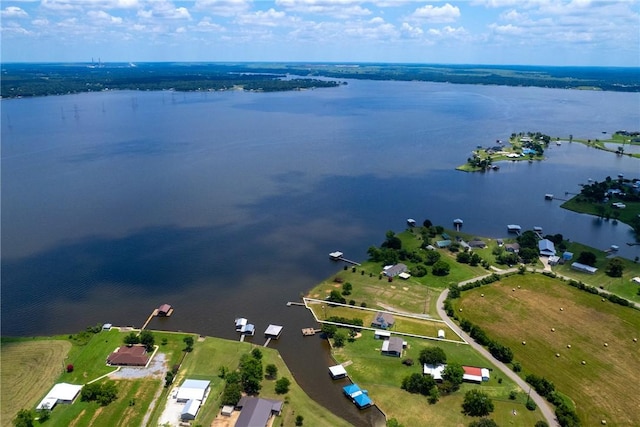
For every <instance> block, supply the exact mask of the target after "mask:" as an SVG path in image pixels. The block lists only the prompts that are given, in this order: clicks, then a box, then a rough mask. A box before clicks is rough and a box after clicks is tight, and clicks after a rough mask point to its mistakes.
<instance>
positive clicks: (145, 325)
mask: <svg viewBox="0 0 640 427" xmlns="http://www.w3.org/2000/svg"><path fill="white" fill-rule="evenodd" d="M157 315H158V309H157V308H156V309H155V310H153V311H152V312H151V314H150V315H149V317H147V321H146V322H144V325H142V328H140V332H142V331H143V330H144V328H146V327H147V325H148V324H149V322H151V319H153V318H154V317H156V316H157Z"/></svg>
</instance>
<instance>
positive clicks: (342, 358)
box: [333, 331, 542, 426]
mask: <svg viewBox="0 0 640 427" xmlns="http://www.w3.org/2000/svg"><path fill="white" fill-rule="evenodd" d="M405 341H407V343H408V348H407V349H406V351H405V354H403V357H402V358H398V357H389V356H384V355H382V354H380V348H381V345H382V341H381V340H376V339H374V338H373V332H372V331H363V333H362V337H360V338H358V339H356V340H355V341H354V342H348V343H347V344H346V345H345V347H343V348H338V349H334V351H333V353H334V357H335V358H336V360H337V361H338V362H341V363H344V362H347V361H350V362H352V363H351V364H349V365H348V366H347V368H346V369H347V372H348V374H349V376H350V377H351V379H352V380H353V381H354V382H356V383H357V384H358V385H360V386H361V387H362V388H364V389H366V390H368V392H369V395H370V397H371V398H372V399H373V401H374V402H375V403H376V405H378V406H379V407H380V408H381V409H382V410H383V412H385V414H387V417H388V418H396V419H397V420H398V421H399V422H400V423H402V424H403V425H405V426H422V425H442V426H456V425H468V424H469V423H470V422H471V421H472V419H471V418H470V417H466V416H464V415H463V414H462V413H461V412H460V411H461V406H460V405H461V403H462V399H463V395H464V393H465V391H466V390H469V389H471V388H480V389H481V390H482V391H484V392H486V393H488V394H489V395H490V396H491V397H492V399H493V400H494V403H495V406H496V410H495V411H494V413H493V414H492V415H491V418H493V419H494V420H496V421H497V422H498V424H499V425H533V424H535V422H536V421H537V420H541V419H542V416H541V415H540V413H539V411H535V412H531V411H528V410H527V409H526V408H525V407H524V402H525V395H524V392H523V391H522V390H520V389H519V388H518V387H517V386H516V384H515V383H513V382H511V381H510V380H509V379H508V378H506V377H504V376H503V375H501V374H500V373H499V371H498V370H497V369H496V368H495V366H494V365H493V364H492V363H491V362H490V361H488V360H486V359H484V358H483V357H482V356H480V355H479V354H478V353H476V352H475V351H474V350H473V349H472V348H471V347H470V346H469V345H466V344H455V343H437V344H434V343H432V342H430V341H427V340H422V339H418V338H410V337H408V338H405ZM431 345H438V346H439V347H441V348H442V349H443V350H444V351H445V353H446V354H447V361H448V362H457V363H461V364H465V365H469V366H479V367H487V368H490V369H492V370H493V372H492V378H491V379H490V380H489V381H488V382H484V383H482V384H463V386H462V388H461V390H459V391H457V392H455V393H453V394H452V395H450V396H444V397H442V398H441V399H440V401H439V402H438V403H436V404H435V405H429V404H428V402H427V398H426V397H425V396H421V395H417V394H411V393H408V392H406V391H404V390H402V389H401V388H400V385H401V383H402V379H403V378H404V377H405V376H407V375H410V374H412V373H416V372H422V367H421V366H419V365H420V364H419V362H418V358H419V355H420V351H421V350H422V349H423V348H425V347H427V346H431ZM406 358H411V359H413V360H414V365H413V366H405V365H403V364H402V363H401V361H402V360H403V359H406ZM499 379H501V382H500V381H499ZM512 390H516V391H518V392H519V395H518V399H517V400H515V401H512V400H509V393H510V392H511V391H512ZM513 409H516V412H517V413H518V415H516V416H514V415H513V414H512V410H513Z"/></svg>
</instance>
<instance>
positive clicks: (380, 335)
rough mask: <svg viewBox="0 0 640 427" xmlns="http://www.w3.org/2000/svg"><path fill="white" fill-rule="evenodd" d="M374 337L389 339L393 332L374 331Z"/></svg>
mask: <svg viewBox="0 0 640 427" xmlns="http://www.w3.org/2000/svg"><path fill="white" fill-rule="evenodd" d="M373 338H374V339H377V340H388V339H389V338H391V332H389V331H379V330H376V331H375V332H374V333H373Z"/></svg>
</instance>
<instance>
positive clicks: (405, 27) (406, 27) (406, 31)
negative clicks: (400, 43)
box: [400, 22, 424, 38]
mask: <svg viewBox="0 0 640 427" xmlns="http://www.w3.org/2000/svg"><path fill="white" fill-rule="evenodd" d="M400 32H401V33H402V34H403V35H404V36H405V37H409V38H417V37H421V36H422V35H423V34H424V31H423V30H422V28H420V27H414V26H412V25H411V24H409V23H408V22H403V23H402V25H401V26H400Z"/></svg>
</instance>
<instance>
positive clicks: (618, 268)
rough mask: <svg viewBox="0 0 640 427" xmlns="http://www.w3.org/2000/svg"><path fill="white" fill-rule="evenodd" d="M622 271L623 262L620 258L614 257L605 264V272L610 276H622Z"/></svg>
mask: <svg viewBox="0 0 640 427" xmlns="http://www.w3.org/2000/svg"><path fill="white" fill-rule="evenodd" d="M623 271H624V263H623V262H622V260H621V259H620V258H614V259H612V260H611V261H609V264H608V265H607V269H606V270H605V273H607V276H610V277H622V272H623Z"/></svg>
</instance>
